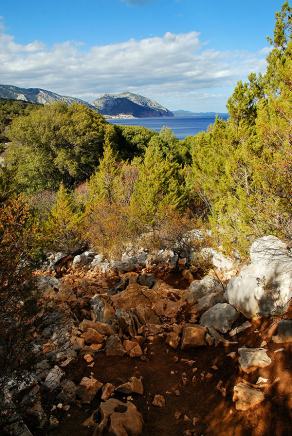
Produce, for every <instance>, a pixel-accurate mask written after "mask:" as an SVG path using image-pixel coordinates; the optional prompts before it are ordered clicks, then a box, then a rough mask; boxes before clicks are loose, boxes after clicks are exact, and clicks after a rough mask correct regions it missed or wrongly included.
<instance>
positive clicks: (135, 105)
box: [93, 92, 174, 118]
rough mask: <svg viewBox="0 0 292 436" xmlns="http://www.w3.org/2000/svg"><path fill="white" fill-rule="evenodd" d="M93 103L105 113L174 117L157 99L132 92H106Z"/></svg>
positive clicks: (138, 116)
mask: <svg viewBox="0 0 292 436" xmlns="http://www.w3.org/2000/svg"><path fill="white" fill-rule="evenodd" d="M93 104H94V105H95V107H96V108H97V110H98V112H100V113H101V114H103V115H111V116H117V115H121V114H125V115H131V116H133V117H136V118H145V117H173V116H174V115H173V113H172V112H171V111H169V110H168V109H166V108H165V107H163V106H161V105H160V104H159V103H157V102H156V101H153V100H150V99H149V98H146V97H143V96H142V95H137V94H132V93H130V92H126V93H122V94H105V95H103V96H102V97H100V98H98V99H96V100H95V101H94V102H93Z"/></svg>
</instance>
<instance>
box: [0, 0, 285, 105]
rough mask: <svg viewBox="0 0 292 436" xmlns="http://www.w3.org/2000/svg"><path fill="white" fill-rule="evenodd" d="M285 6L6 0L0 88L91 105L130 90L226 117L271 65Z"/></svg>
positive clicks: (243, 1) (274, 1)
mask: <svg viewBox="0 0 292 436" xmlns="http://www.w3.org/2000/svg"><path fill="white" fill-rule="evenodd" d="M281 4H282V0H281V1H278V0H220V1H218V0H48V1H41V0H25V1H23V0H1V3H0V17H1V19H0V20H1V21H0V83H1V84H10V85H15V86H21V87H35V88H38V87H40V88H44V89H48V90H51V91H54V92H57V93H59V94H63V95H69V96H73V97H79V98H83V99H84V100H87V101H90V102H91V101H93V100H94V99H95V98H97V97H99V96H100V95H102V94H104V93H119V92H124V91H130V92H134V93H137V94H141V95H144V96H146V97H149V98H152V99H154V100H157V101H158V102H159V103H161V104H163V105H165V106H166V107H168V108H169V109H171V110H177V109H185V110H192V111H195V112H206V111H215V112H224V111H226V102H227V99H228V97H229V96H230V94H231V93H232V89H233V88H234V86H235V84H236V82H237V81H238V80H246V78H247V75H248V73H249V72H251V71H255V72H261V71H264V69H265V58H266V56H267V53H268V51H269V45H268V43H267V40H266V37H267V36H269V35H272V32H273V27H274V15H275V12H276V11H277V10H279V9H280V8H281Z"/></svg>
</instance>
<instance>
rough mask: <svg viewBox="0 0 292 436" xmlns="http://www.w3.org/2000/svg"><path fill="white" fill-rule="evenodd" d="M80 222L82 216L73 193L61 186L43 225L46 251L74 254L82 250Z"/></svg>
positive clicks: (82, 241) (82, 240)
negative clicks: (79, 249)
mask: <svg viewBox="0 0 292 436" xmlns="http://www.w3.org/2000/svg"><path fill="white" fill-rule="evenodd" d="M80 220H81V214H80V211H79V210H78V208H77V206H76V204H75V202H74V198H73V195H72V193H70V192H69V191H68V190H67V189H66V188H65V187H64V185H63V184H61V185H60V188H59V190H58V192H57V195H56V199H55V202H54V204H53V206H52V209H51V211H50V214H49V216H48V218H47V219H46V220H45V221H44V224H43V226H44V239H45V247H46V249H47V250H57V251H63V252H65V253H73V252H75V251H76V250H77V249H78V248H80V247H81V246H82V245H83V244H84V239H83V238H82V237H81V232H80Z"/></svg>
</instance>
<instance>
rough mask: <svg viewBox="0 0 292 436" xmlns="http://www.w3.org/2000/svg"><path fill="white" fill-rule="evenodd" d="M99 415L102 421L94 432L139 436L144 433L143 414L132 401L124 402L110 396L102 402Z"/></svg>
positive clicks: (120, 435) (118, 435)
mask: <svg viewBox="0 0 292 436" xmlns="http://www.w3.org/2000/svg"><path fill="white" fill-rule="evenodd" d="M99 415H100V416H101V422H100V423H99V424H97V426H96V430H95V433H94V434H104V433H107V434H112V435H114V436H128V435H129V436H139V435H141V433H142V428H143V418H142V415H141V414H140V413H139V412H138V410H137V408H136V406H135V405H134V404H133V403H131V402H130V401H127V402H126V403H123V402H122V401H119V400H116V399H115V398H110V399H109V400H107V401H105V402H102V403H101V405H100V408H99Z"/></svg>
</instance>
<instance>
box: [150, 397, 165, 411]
mask: <svg viewBox="0 0 292 436" xmlns="http://www.w3.org/2000/svg"><path fill="white" fill-rule="evenodd" d="M152 405H153V406H155V407H160V408H162V407H165V398H164V396H163V395H159V394H157V395H155V396H154V399H153V401H152Z"/></svg>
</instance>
